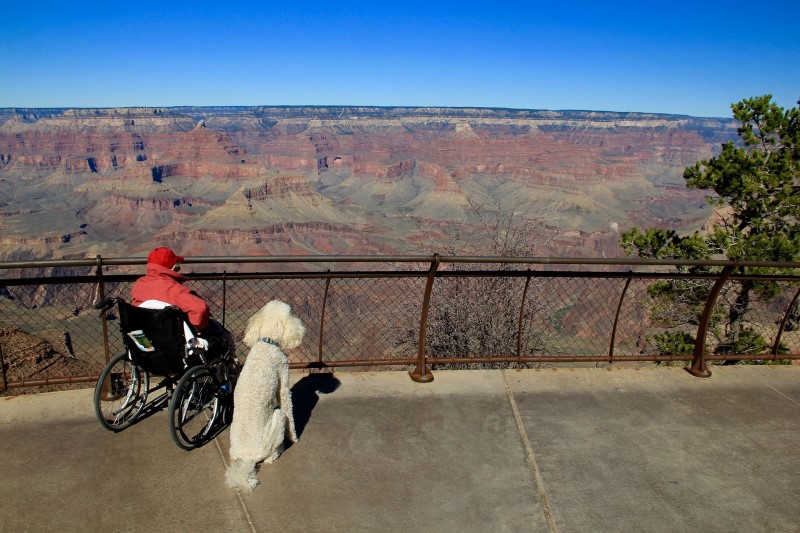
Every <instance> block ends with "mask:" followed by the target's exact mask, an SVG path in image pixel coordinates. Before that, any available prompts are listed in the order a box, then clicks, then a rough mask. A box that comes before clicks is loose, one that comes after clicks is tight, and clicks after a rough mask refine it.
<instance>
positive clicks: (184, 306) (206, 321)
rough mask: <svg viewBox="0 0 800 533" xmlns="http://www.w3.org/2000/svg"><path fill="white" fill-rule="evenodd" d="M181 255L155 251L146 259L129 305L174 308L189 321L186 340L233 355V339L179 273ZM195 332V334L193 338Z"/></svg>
mask: <svg viewBox="0 0 800 533" xmlns="http://www.w3.org/2000/svg"><path fill="white" fill-rule="evenodd" d="M183 260H184V258H183V256H180V255H177V254H175V252H173V251H172V250H171V249H169V248H166V247H163V246H161V247H158V248H154V249H153V250H152V251H151V252H150V254H149V255H148V256H147V270H146V273H145V275H144V276H142V277H141V278H139V279H138V280H136V282H135V283H134V284H133V287H132V288H131V303H132V304H133V305H135V306H137V307H145V308H149V309H162V308H164V307H166V306H168V305H171V306H174V307H177V308H178V309H180V310H181V311H183V312H184V313H186V315H187V316H188V318H189V322H190V323H191V326H192V327H189V326H187V327H185V328H184V329H185V333H186V339H187V341H189V342H194V343H196V345H197V346H199V347H201V348H203V349H205V350H207V351H208V352H210V353H217V354H223V353H225V352H227V351H230V352H231V354H233V353H234V346H233V337H232V336H231V334H230V332H228V331H227V330H226V329H225V328H224V327H223V326H222V325H221V324H220V323H219V322H217V321H216V320H214V319H213V318H212V317H211V310H210V309H209V307H208V305H207V304H206V302H205V301H204V300H203V299H202V298H201V297H200V296H198V295H197V293H196V292H194V291H193V290H192V289H190V288H189V287H188V286H186V285H185V283H186V282H187V281H188V278H187V277H186V276H184V275H183V274H180V273H179V271H180V264H181V263H182V262H183ZM195 331H196V332H197V335H195Z"/></svg>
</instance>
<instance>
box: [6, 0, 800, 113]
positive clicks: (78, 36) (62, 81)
mask: <svg viewBox="0 0 800 533" xmlns="http://www.w3.org/2000/svg"><path fill="white" fill-rule="evenodd" d="M799 20H800V1H798V0H791V1H782V0H776V1H773V2H752V1H750V2H741V1H739V0H730V1H709V2H703V1H702V0H692V1H687V2H684V1H682V0H672V1H661V0H654V1H642V0H638V1H635V2H633V1H632V2H629V1H620V2H600V1H595V2H583V1H573V2H570V1H561V2H558V1H550V2H538V1H529V2H516V1H513V2H504V1H502V0H496V1H494V2H471V1H467V0H463V1H460V2H450V1H441V2H437V1H435V0H428V1H425V2H403V1H394V2H383V1H381V0H372V1H364V2H360V1H348V0H339V1H334V2H331V1H325V2H316V1H313V0H304V1H302V2H295V1H285V2H279V1H269V0H263V1H251V0H240V1H237V2H220V1H216V2H205V1H200V0H195V1H191V2H183V1H169V0H164V1H158V2H154V1H148V0H142V1H139V2H116V1H103V2H80V1H75V2H66V1H65V2H47V1H31V0H28V1H26V2H19V1H17V0H3V4H2V17H0V107H116V106H119V107H131V106H181V105H366V106H371V105H378V106H448V107H507V108H521V109H555V110H563V109H581V110H597V111H639V112H660V113H674V114H686V115H694V116H713V117H730V116H731V113H730V104H731V103H733V102H737V101H739V100H741V99H743V98H747V97H751V96H759V95H762V94H767V93H770V94H772V95H773V96H774V99H775V101H777V102H778V104H780V105H781V106H783V107H794V106H796V105H797V100H798V98H800V31H798V21H799Z"/></svg>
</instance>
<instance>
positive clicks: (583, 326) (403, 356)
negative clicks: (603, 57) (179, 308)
mask: <svg viewBox="0 0 800 533" xmlns="http://www.w3.org/2000/svg"><path fill="white" fill-rule="evenodd" d="M238 260H239V261H242V258H238ZM282 260H285V263H283V264H281V261H282ZM247 261H248V263H247V264H248V268H241V267H242V266H243V264H244V262H237V258H231V259H230V260H222V259H220V258H194V259H191V258H190V259H188V260H187V265H186V266H187V268H186V269H187V270H189V269H191V268H192V266H191V265H192V263H193V262H196V263H197V264H198V268H197V271H198V273H196V274H193V275H192V274H189V275H188V276H189V278H190V280H189V282H188V283H189V284H190V285H191V286H192V288H193V289H194V290H195V291H196V292H197V293H198V294H199V295H200V296H201V297H203V298H204V299H205V300H206V302H207V303H208V305H209V306H210V308H211V310H212V314H213V316H214V317H215V318H216V319H217V320H218V321H219V322H221V323H222V324H223V325H224V326H225V327H226V329H228V330H229V331H230V332H231V333H232V334H233V336H234V338H235V340H236V342H237V353H238V356H239V357H240V358H241V359H246V355H247V353H246V347H245V346H244V345H243V344H242V342H241V337H242V335H243V332H244V329H245V326H246V323H247V320H248V318H249V317H250V316H251V315H252V314H253V313H254V312H255V311H256V310H258V309H259V308H260V307H261V306H263V305H264V304H265V303H266V302H268V301H270V300H273V299H278V300H282V301H284V302H286V303H288V304H290V305H291V306H292V308H293V310H294V312H295V313H296V314H297V315H298V316H299V317H300V318H301V319H302V320H303V322H304V323H305V325H306V328H307V336H306V339H305V341H304V343H303V345H302V346H301V347H299V348H297V349H295V350H292V351H291V352H290V353H288V354H287V355H288V357H289V360H290V365H291V367H292V368H294V369H306V370H309V371H311V370H313V369H321V368H341V369H344V368H347V369H352V370H355V369H360V368H372V369H374V368H389V369H407V370H412V369H414V368H416V370H417V371H419V370H420V367H424V368H430V369H433V370H436V369H437V368H477V367H480V368H487V367H506V366H509V365H510V366H516V365H518V366H548V365H554V364H564V363H572V364H592V365H605V364H611V363H615V362H619V363H622V362H630V361H633V362H645V361H648V362H658V363H668V362H676V361H677V362H681V363H684V362H688V361H694V363H695V364H697V358H698V356H699V357H703V358H705V359H709V360H718V361H741V360H759V361H761V360H763V361H771V360H778V359H781V360H784V361H788V360H791V359H800V312H798V294H800V293H798V286H800V283H799V282H800V277H797V276H796V274H797V273H799V272H800V270H796V269H798V268H800V265H796V264H789V265H787V264H782V265H773V266H775V268H777V267H781V268H782V270H781V272H782V273H783V274H781V275H780V276H771V277H768V278H766V279H767V281H766V282H763V278H759V277H744V276H740V277H738V278H737V277H736V276H735V275H732V276H731V277H730V278H729V279H723V277H722V275H705V276H700V277H698V278H696V279H695V278H691V277H684V278H683V279H682V280H681V283H687V284H688V285H687V286H688V287H689V291H690V292H691V291H695V292H696V293H697V294H699V295H701V296H703V297H704V295H705V294H707V293H710V292H711V289H712V288H713V287H714V285H715V284H719V285H720V290H719V294H718V296H717V297H716V299H715V300H714V301H713V302H712V303H713V305H712V306H711V307H710V314H709V317H710V318H709V322H708V324H707V325H706V326H705V327H703V326H702V324H701V323H702V320H698V319H696V317H695V318H694V319H692V318H691V316H692V315H691V313H689V314H687V313H685V312H684V311H686V310H684V309H681V308H680V304H679V303H676V304H675V305H674V308H669V307H667V308H661V307H659V306H663V302H661V301H659V299H658V298H657V297H655V296H653V294H651V293H652V291H651V290H650V288H651V287H652V286H653V284H654V283H657V282H663V281H664V280H673V281H674V280H676V279H677V276H678V275H677V274H675V273H674V272H671V268H672V266H673V265H671V264H669V262H667V263H666V264H664V263H662V264H654V263H652V262H645V261H642V260H638V261H637V260H632V261H623V260H608V261H602V260H591V261H590V260H584V261H581V260H569V259H548V258H539V259H527V260H523V259H517V260H513V262H512V263H509V261H511V260H509V259H508V258H457V257H438V256H434V257H433V258H432V257H408V258H405V257H401V258H397V257H394V258H380V257H369V258H341V257H335V258H332V257H324V258H314V257H308V258H296V257H295V258H274V257H273V258H269V259H268V261H269V263H270V265H269V266H267V267H264V268H263V271H262V272H242V270H252V266H253V265H252V263H253V261H255V260H254V258H247ZM334 262H336V264H337V265H342V264H343V265H345V268H344V269H341V270H336V271H332V270H326V271H322V268H324V267H325V266H327V265H330V264H333V263H334ZM92 263H93V262H92V261H84V262H83V263H81V262H80V261H72V262H68V261H67V262H58V261H53V262H46V263H45V262H43V263H36V264H31V263H25V264H20V265H18V266H15V264H11V263H4V264H0V267H2V270H0V275H2V278H0V360H1V362H2V366H3V391H7V390H9V389H23V390H26V391H27V390H31V389H29V387H50V388H52V387H68V386H88V385H87V384H89V383H92V382H93V381H95V380H96V379H97V375H98V374H99V372H100V371H101V370H102V368H103V366H104V365H105V364H106V362H107V361H108V359H109V357H112V356H114V355H116V354H117V353H120V352H121V351H122V350H123V349H124V348H123V343H122V337H121V334H120V331H119V325H118V319H117V317H116V316H115V313H116V310H115V309H112V310H110V311H109V312H107V313H105V314H104V316H101V315H100V313H99V312H98V311H97V310H95V309H94V307H93V304H94V303H95V302H97V301H98V300H99V299H100V298H101V297H122V298H124V299H129V295H130V288H131V286H132V284H133V282H134V281H135V279H136V278H137V277H138V275H139V274H137V273H136V271H137V270H138V271H143V270H144V269H143V266H142V264H143V263H144V261H143V260H140V259H135V260H133V259H129V260H125V259H117V260H105V261H101V260H100V258H98V260H97V265H96V266H92ZM444 263H447V268H446V269H445V268H441V269H440V268H439V265H441V264H444ZM553 264H557V265H560V266H559V267H558V269H555V267H554V266H553ZM709 264H712V265H716V266H719V267H722V266H723V265H725V264H727V263H726V262H716V263H714V262H709ZM208 265H210V268H209V266H208ZM351 265H355V266H358V267H361V268H363V267H364V266H367V267H372V268H369V269H367V270H358V271H356V270H348V269H347V268H346V267H347V266H351ZM475 265H479V267H477V268H476V267H475ZM261 266H262V267H263V265H261ZM759 266H760V267H762V268H763V267H764V265H763V264H760V265H759ZM214 267H217V268H219V269H220V270H222V273H218V272H214V271H213V268H214ZM289 267H295V268H297V267H300V268H304V269H305V270H306V271H293V272H288V271H287V272H284V271H283V270H287V269H288V268H289ZM656 267H660V269H661V270H662V271H660V272H656V271H654V269H655V268H656ZM300 268H298V270H299V269H300ZM737 268H738V267H737ZM237 269H238V270H239V271H237ZM787 269H788V271H789V274H786V272H787ZM635 270H636V271H635ZM140 273H141V272H140ZM754 280H755V281H754ZM760 280H761V281H760ZM744 283H750V284H751V285H752V284H753V283H769V284H770V285H769V287H770V290H769V291H763V293H762V292H758V291H755V290H754V291H752V295H751V297H750V298H749V300H748V302H747V308H746V310H743V312H742V313H741V317H739V316H738V314H737V315H736V316H737V317H738V318H737V320H740V321H741V323H740V324H739V326H737V327H739V330H740V331H742V332H745V333H744V334H743V336H747V339H745V340H747V341H748V342H749V344H747V343H739V344H736V345H735V346H726V345H725V343H726V342H727V341H726V339H729V338H730V335H729V334H728V333H729V332H726V331H724V328H725V327H726V326H725V324H726V320H723V318H725V317H728V316H732V313H731V310H732V309H735V308H736V305H739V304H740V303H741V302H739V303H737V302H736V301H734V300H735V298H736V297H737V296H738V295H740V294H741V293H742V284H744ZM739 298H741V297H739ZM700 300H702V298H700ZM701 303H702V301H701ZM681 313H683V315H684V317H686V316H689V317H690V319H687V320H684V321H683V322H681V321H680V320H677V319H676V320H672V318H670V317H671V315H672V314H674V315H675V316H676V317H677V316H678V315H680V314H681ZM656 318H657V319H656ZM701 318H702V317H701ZM728 322H730V320H728ZM421 339H422V340H423V344H422V345H420V340H421ZM665 339H668V340H670V341H674V340H675V339H678V340H680V339H684V340H685V342H684V343H683V344H680V343H678V344H675V343H673V344H669V343H665ZM698 339H700V340H699V341H698ZM756 341H757V342H756ZM696 344H702V346H703V347H704V349H703V350H702V351H701V352H698V351H697V350H696V349H694V350H693V349H692V348H693V346H695V345H696ZM665 346H666V347H667V348H665ZM742 346H746V350H745V349H744V348H742ZM698 354H699V355H698ZM703 364H704V362H703ZM423 372H425V370H423ZM412 376H413V373H412ZM39 390H43V389H39Z"/></svg>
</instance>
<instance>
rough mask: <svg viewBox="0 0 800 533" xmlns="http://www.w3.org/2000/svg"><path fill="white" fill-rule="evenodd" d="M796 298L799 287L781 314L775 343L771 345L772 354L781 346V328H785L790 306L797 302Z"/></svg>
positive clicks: (799, 295) (798, 296) (798, 294)
mask: <svg viewBox="0 0 800 533" xmlns="http://www.w3.org/2000/svg"><path fill="white" fill-rule="evenodd" d="M798 298H800V289H797V292H796V293H795V295H794V298H792V301H791V303H789V307H787V308H786V313H784V315H783V319H782V320H781V325H780V327H778V334H777V335H775V344H773V345H772V355H778V349H779V348H780V346H781V336H783V330H784V328H786V322H787V321H788V320H789V314H790V313H791V312H792V307H794V304H796V303H797V299H798Z"/></svg>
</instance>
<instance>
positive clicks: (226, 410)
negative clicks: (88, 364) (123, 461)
mask: <svg viewBox="0 0 800 533" xmlns="http://www.w3.org/2000/svg"><path fill="white" fill-rule="evenodd" d="M115 304H116V306H117V309H118V311H119V327H120V332H121V333H122V339H123V341H124V344H125V351H124V352H123V353H121V354H119V355H117V356H116V357H113V358H112V359H111V361H109V363H108V364H107V365H106V367H105V368H104V369H103V371H102V372H101V374H100V377H99V379H98V380H97V385H96V386H95V391H94V407H95V414H96V415H97V419H98V420H99V421H100V424H101V425H102V426H103V427H104V428H106V429H108V430H110V431H114V432H117V431H122V430H123V429H125V428H127V427H129V426H130V425H131V424H133V423H134V422H136V420H137V418H139V417H140V415H141V414H142V412H143V410H144V408H145V405H146V404H147V399H148V395H151V394H152V393H153V392H154V391H156V390H157V389H160V388H165V389H166V393H165V395H164V399H165V400H166V401H167V402H168V405H169V430H170V434H171V436H172V440H173V441H174V442H175V444H177V445H178V446H179V447H180V448H183V449H184V450H192V449H194V448H197V447H198V446H202V445H203V444H205V443H206V442H208V441H209V440H211V439H212V438H214V436H215V435H216V434H217V433H218V432H219V431H220V430H221V429H224V427H225V425H226V424H228V423H229V422H230V416H231V414H232V413H231V411H232V405H233V389H234V387H235V385H236V379H237V377H238V374H239V370H240V365H239V362H238V361H237V360H236V356H235V347H234V345H233V339H232V337H231V336H230V334H229V333H227V332H226V331H225V330H224V328H222V326H219V328H218V329H219V332H220V335H219V336H211V337H208V338H207V339H201V338H200V337H199V336H198V334H197V331H196V330H195V329H194V328H193V327H192V326H191V324H190V323H189V319H188V317H187V316H186V314H185V313H184V312H183V311H181V310H180V309H178V308H176V307H165V308H163V309H148V308H143V307H136V306H133V305H131V304H129V303H127V302H126V301H124V300H123V299H121V298H109V299H106V300H104V301H102V302H100V303H98V304H97V305H95V308H97V309H100V310H101V312H102V313H106V312H108V311H109V310H110V309H111V308H112V307H113V306H114V305H115ZM153 377H160V378H163V379H162V380H161V382H160V383H159V384H158V385H157V386H156V387H154V388H153V389H151V388H150V382H151V378H153Z"/></svg>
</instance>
